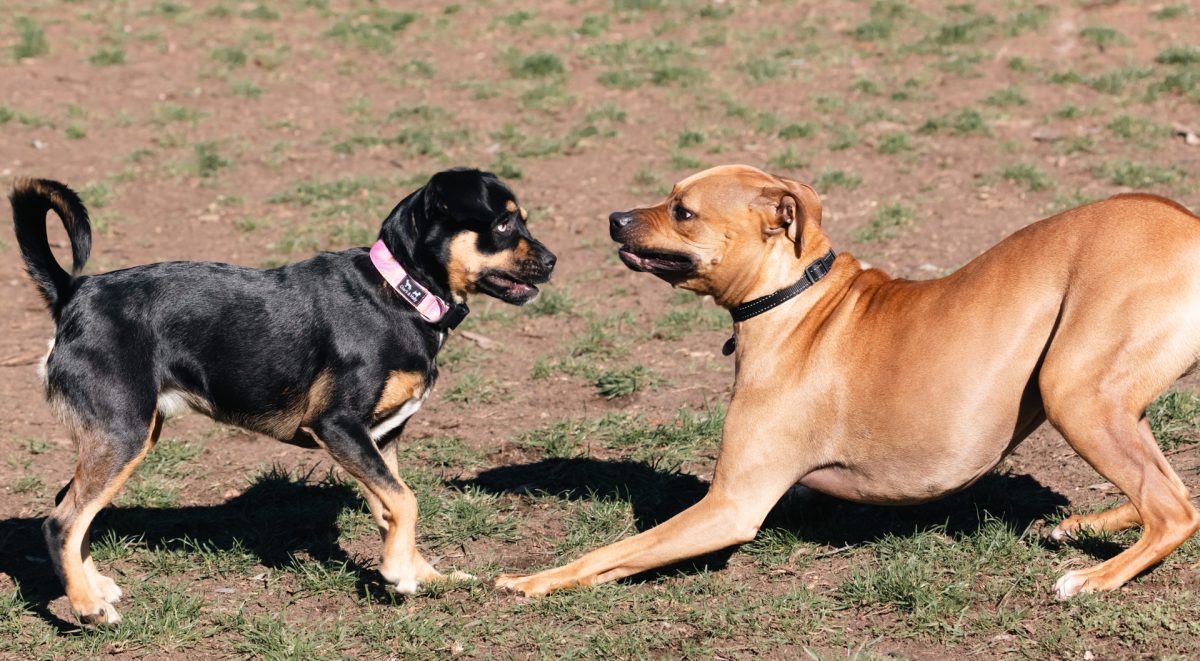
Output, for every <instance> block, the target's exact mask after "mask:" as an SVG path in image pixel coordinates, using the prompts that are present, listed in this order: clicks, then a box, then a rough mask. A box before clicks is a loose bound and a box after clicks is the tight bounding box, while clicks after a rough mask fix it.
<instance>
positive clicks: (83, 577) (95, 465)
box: [42, 413, 162, 625]
mask: <svg viewBox="0 0 1200 661" xmlns="http://www.w3.org/2000/svg"><path fill="white" fill-rule="evenodd" d="M146 426H147V427H148V430H146V431H144V432H142V434H141V438H140V439H136V440H135V437H132V436H130V434H122V435H114V434H112V433H111V432H97V431H94V430H88V429H77V431H76V433H75V437H76V445H77V447H78V449H79V463H78V466H77V467H76V469H75V476H74V478H72V480H71V485H70V487H69V488H68V489H67V492H66V494H65V495H64V496H63V499H62V500H61V501H60V502H59V504H58V506H57V507H55V508H54V511H53V512H52V513H51V514H50V516H49V517H47V518H46V522H45V523H44V524H43V525H42V531H43V533H44V535H45V537H46V545H47V548H48V549H49V551H50V560H51V563H52V564H53V565H54V570H55V572H56V573H57V574H58V576H59V578H60V579H61V580H62V582H63V587H64V589H65V590H66V593H67V600H68V601H70V602H71V610H72V611H73V612H74V613H75V615H76V616H77V617H78V618H79V620H80V621H81V622H83V623H85V624H107V625H113V624H117V623H119V622H120V621H121V616H120V614H118V613H117V610H116V608H114V607H113V606H112V602H115V601H116V600H117V599H119V598H120V596H121V589H120V588H119V587H117V584H116V583H115V582H113V580H112V579H110V578H108V577H106V576H104V575H102V574H100V572H99V571H97V570H96V566H95V562H94V561H93V560H92V557H91V554H90V553H89V551H88V541H89V539H90V536H91V534H90V532H91V526H92V521H93V520H94V519H95V518H96V514H98V513H99V512H100V510H102V509H104V507H105V506H106V505H108V503H109V502H111V501H112V499H113V497H114V496H116V494H117V492H118V491H120V489H121V486H122V485H124V484H125V481H126V480H127V479H129V476H130V475H131V474H133V471H134V469H135V468H137V465H138V464H139V463H140V462H141V460H142V459H143V458H144V457H145V456H146V452H148V451H149V450H150V448H151V446H153V445H154V442H155V441H156V440H157V439H158V433H159V431H160V430H161V429H162V421H161V419H160V418H159V416H158V414H157V413H153V414H152V415H151V416H150V420H149V423H148V424H147V425H146ZM118 436H122V437H127V438H125V440H117V438H118Z"/></svg>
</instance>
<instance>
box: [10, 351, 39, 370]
mask: <svg viewBox="0 0 1200 661" xmlns="http://www.w3.org/2000/svg"><path fill="white" fill-rule="evenodd" d="M41 359H42V353H41V352H40V351H38V352H35V353H27V354H24V355H20V356H12V357H10V358H5V359H4V360H0V367H18V366H20V365H32V364H34V363H36V362H37V361H39V360H41Z"/></svg>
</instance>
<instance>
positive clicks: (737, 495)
mask: <svg viewBox="0 0 1200 661" xmlns="http://www.w3.org/2000/svg"><path fill="white" fill-rule="evenodd" d="M726 429H729V426H728V425H727V426H726ZM730 445H734V446H738V445H740V446H741V447H739V448H738V449H739V450H745V449H746V446H745V445H743V444H738V443H734V444H730V443H728V442H726V443H725V447H723V449H722V453H721V458H720V460H719V461H718V465H717V475H716V477H715V478H714V479H713V484H712V487H711V488H710V489H709V492H708V494H707V495H706V496H704V498H703V499H702V500H701V501H700V502H698V503H696V504H695V505H692V506H691V507H689V508H688V509H686V510H684V511H683V512H680V513H679V514H677V515H675V516H674V517H672V518H671V519H670V520H668V521H666V522H665V523H663V524H661V525H659V526H657V527H655V528H651V529H650V530H647V531H645V532H643V533H640V534H638V535H634V536H633V537H630V538H628V539H624V540H621V541H619V542H616V543H615V544H611V545H609V546H606V547H604V548H601V549H599V550H597V551H592V552H591V553H588V554H587V555H585V556H583V557H582V558H580V559H578V560H576V561H575V562H572V563H570V564H567V565H564V566H562V567H558V568H555V569H549V570H546V571H543V572H541V573H538V574H534V575H532V576H514V575H507V574H506V575H501V576H500V577H498V578H497V579H496V587H499V588H507V589H510V590H515V591H518V592H522V593H524V594H527V595H541V594H546V593H548V592H553V591H554V590H561V589H563V588H571V587H577V586H587V585H595V584H597V583H604V582H606V581H614V580H617V579H620V578H624V577H626V576H631V575H633V574H637V573H639V572H643V571H646V570H648V569H654V568H655V567H662V566H664V565H669V564H671V563H673V562H677V561H679V560H684V559H687V558H692V557H695V556H698V555H703V554H705V553H711V552H713V551H718V550H720V549H723V548H726V547H729V546H733V545H734V544H742V543H745V542H749V541H750V540H752V539H754V536H755V535H756V534H757V533H758V527H759V526H760V525H762V522H763V519H765V518H767V514H768V513H769V512H770V511H771V508H772V507H773V506H774V505H775V503H776V502H777V501H778V500H779V499H780V497H782V496H783V494H784V492H786V491H787V490H788V488H790V487H791V486H792V485H793V484H795V483H796V481H797V480H799V479H800V477H802V476H803V474H802V473H796V472H793V471H790V470H788V469H787V468H785V467H783V466H780V465H778V464H775V465H772V464H771V462H770V461H764V458H765V457H766V456H767V455H768V454H769V453H765V452H763V450H769V448H763V447H761V446H760V447H758V448H757V450H758V452H757V453H753V454H757V457H755V458H754V459H753V460H751V456H752V453H750V452H744V451H738V452H734V451H732V450H731V448H730Z"/></svg>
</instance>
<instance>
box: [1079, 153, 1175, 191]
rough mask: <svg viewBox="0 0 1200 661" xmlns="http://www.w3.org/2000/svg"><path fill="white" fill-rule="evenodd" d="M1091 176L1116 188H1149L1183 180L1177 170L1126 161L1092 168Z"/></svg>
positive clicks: (1164, 166) (1120, 160) (1109, 162)
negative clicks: (1103, 180)
mask: <svg viewBox="0 0 1200 661" xmlns="http://www.w3.org/2000/svg"><path fill="white" fill-rule="evenodd" d="M1093 174H1094V175H1095V176H1096V177H1099V178H1106V179H1108V181H1109V182H1110V183H1113V184H1115V185H1117V186H1128V187H1130V188H1150V187H1154V186H1162V185H1167V184H1173V183H1176V182H1178V181H1180V180H1181V179H1183V178H1184V176H1185V174H1184V173H1183V172H1182V171H1181V170H1179V169H1178V168H1175V167H1172V166H1166V165H1157V164H1155V163H1139V162H1136V161H1131V160H1128V159H1118V160H1115V161H1108V162H1105V163H1103V164H1101V165H1098V166H1096V167H1095V168H1093Z"/></svg>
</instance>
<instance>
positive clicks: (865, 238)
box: [853, 202, 916, 243]
mask: <svg viewBox="0 0 1200 661" xmlns="http://www.w3.org/2000/svg"><path fill="white" fill-rule="evenodd" d="M915 219H916V212H915V211H914V210H913V209H912V207H909V206H906V205H904V204H902V203H900V202H893V203H891V204H887V205H884V206H882V207H880V208H879V210H878V211H876V212H875V216H874V217H873V218H871V222H869V223H867V225H866V226H865V227H862V228H860V229H858V230H857V231H855V232H854V234H853V236H854V240H855V241H859V242H862V243H874V242H880V241H887V240H888V239H892V238H895V237H896V235H898V234H899V233H900V232H901V231H902V230H904V229H905V228H907V227H909V226H910V225H912V224H913V222H914V221H915Z"/></svg>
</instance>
